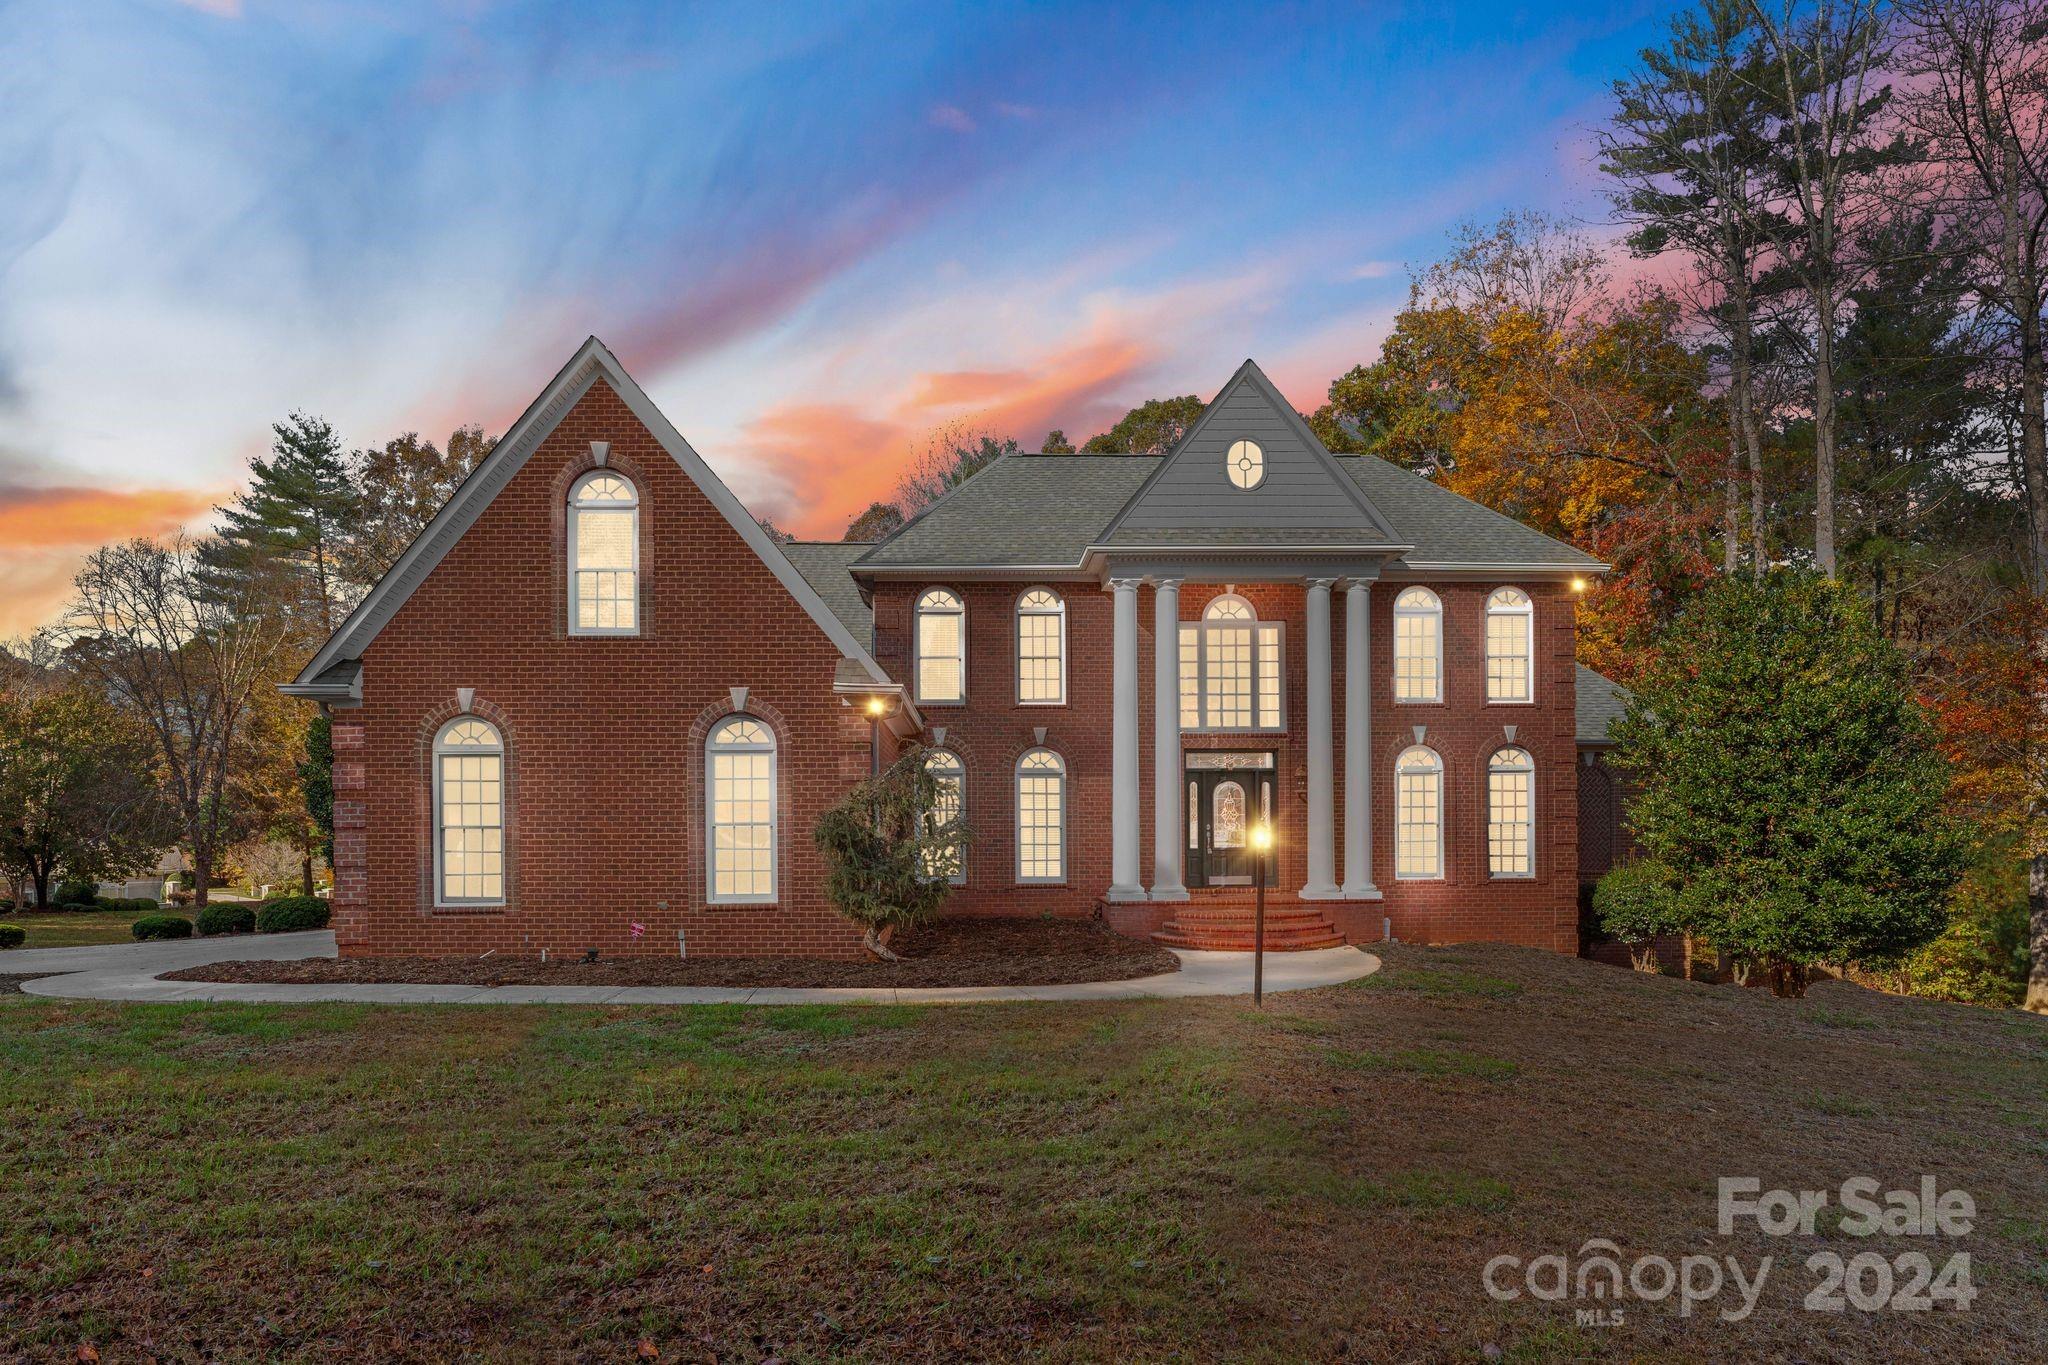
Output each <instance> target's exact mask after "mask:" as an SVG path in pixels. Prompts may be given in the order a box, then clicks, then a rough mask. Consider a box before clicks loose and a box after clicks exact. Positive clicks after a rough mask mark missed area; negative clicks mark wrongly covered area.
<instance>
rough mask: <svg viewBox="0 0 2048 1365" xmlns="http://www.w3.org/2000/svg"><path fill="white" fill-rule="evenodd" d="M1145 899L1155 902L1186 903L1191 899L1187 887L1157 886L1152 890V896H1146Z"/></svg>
mask: <svg viewBox="0 0 2048 1365" xmlns="http://www.w3.org/2000/svg"><path fill="white" fill-rule="evenodd" d="M1145 899H1147V900H1154V901H1184V900H1188V899H1191V898H1190V897H1189V895H1188V889H1187V888H1186V887H1185V886H1155V887H1153V888H1152V891H1151V894H1150V895H1148V896H1146V897H1145Z"/></svg>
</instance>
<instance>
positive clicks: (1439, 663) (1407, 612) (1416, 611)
mask: <svg viewBox="0 0 2048 1365" xmlns="http://www.w3.org/2000/svg"><path fill="white" fill-rule="evenodd" d="M1415 591H1420V592H1426V593H1429V601H1430V605H1429V606H1428V607H1427V608H1422V607H1404V606H1402V605H1401V597H1402V594H1405V593H1408V592H1415ZM1404 616H1410V617H1413V616H1427V617H1431V618H1433V619H1434V620H1435V622H1436V680H1435V681H1436V686H1435V688H1434V689H1433V690H1432V691H1431V692H1430V694H1429V695H1428V696H1426V697H1404V696H1402V695H1401V618H1402V617H1404ZM1393 634H1394V638H1393V649H1392V653H1393V656H1394V657H1393V665H1394V666H1393V667H1392V668H1390V669H1388V670H1387V685H1388V686H1389V687H1390V688H1392V689H1393V693H1394V705H1396V706H1442V705H1443V704H1444V599H1443V598H1442V597H1440V596H1438V595H1437V593H1436V592H1434V591H1433V590H1431V589H1429V588H1423V587H1420V586H1419V585H1413V584H1411V585H1410V586H1408V587H1405V588H1403V589H1401V591H1400V592H1398V593H1395V594H1394V632H1393Z"/></svg>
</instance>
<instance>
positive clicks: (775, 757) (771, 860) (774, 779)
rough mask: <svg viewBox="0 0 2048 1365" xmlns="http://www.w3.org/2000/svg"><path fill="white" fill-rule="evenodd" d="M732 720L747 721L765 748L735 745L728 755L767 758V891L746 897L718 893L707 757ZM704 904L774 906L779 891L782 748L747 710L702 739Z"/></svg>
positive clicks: (714, 802) (723, 719)
mask: <svg viewBox="0 0 2048 1365" xmlns="http://www.w3.org/2000/svg"><path fill="white" fill-rule="evenodd" d="M736 720H750V721H752V722H753V723H754V724H756V725H758V726H760V727H761V730H762V732H763V733H764V734H766V735H767V736H768V742H767V744H765V745H760V744H737V745H732V746H729V747H727V748H726V750H725V751H726V752H728V753H740V754H757V753H762V752H764V751H765V752H766V753H767V755H768V890H767V892H766V893H765V894H762V893H756V894H754V895H750V896H721V895H720V894H718V782H717V779H716V778H715V777H713V776H712V772H711V756H712V755H713V754H714V753H717V752H719V750H720V748H721V747H722V746H720V745H719V744H718V735H719V732H720V731H722V730H724V729H725V727H726V726H727V725H729V724H731V723H732V722H733V721H736ZM702 790H703V792H704V903H705V904H706V905H774V904H776V903H777V902H778V900H779V899H780V893H781V891H782V746H781V745H780V744H779V743H777V742H776V739H775V728H774V727H773V726H771V725H770V724H769V723H768V722H767V721H765V720H763V719H761V717H759V716H757V715H754V714H753V713H752V712H749V711H735V712H733V713H732V714H731V715H727V716H720V717H719V718H718V723H717V724H716V725H713V726H712V727H711V733H710V734H708V735H706V736H705V737H704V784H703V788H702Z"/></svg>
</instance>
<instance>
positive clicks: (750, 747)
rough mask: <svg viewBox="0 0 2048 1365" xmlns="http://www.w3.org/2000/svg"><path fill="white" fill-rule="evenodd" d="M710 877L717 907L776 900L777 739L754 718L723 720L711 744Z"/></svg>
mask: <svg viewBox="0 0 2048 1365" xmlns="http://www.w3.org/2000/svg"><path fill="white" fill-rule="evenodd" d="M704 767H705V776H706V780H705V789H706V795H707V797H708V799H707V801H706V802H705V804H706V806H707V807H708V810H707V811H706V814H707V815H708V817H709V820H710V837H709V839H708V840H707V845H706V846H707V849H708V851H709V855H710V856H709V857H708V858H707V859H706V863H707V867H706V878H707V881H708V883H709V891H710V897H711V901H712V903H713V904H715V905H745V904H748V903H750V902H751V903H758V902H764V901H772V900H774V899H775V858H776V811H775V805H776V798H775V736H774V734H773V733H772V732H771V731H770V730H769V729H768V727H767V725H765V724H764V723H762V722H761V721H759V720H756V719H755V718H754V717H752V716H733V717H730V718H729V719H726V720H723V721H720V722H719V723H718V725H717V727H716V728H715V729H713V730H712V732H711V738H710V740H709V742H708V743H707V745H706V746H705V759H704Z"/></svg>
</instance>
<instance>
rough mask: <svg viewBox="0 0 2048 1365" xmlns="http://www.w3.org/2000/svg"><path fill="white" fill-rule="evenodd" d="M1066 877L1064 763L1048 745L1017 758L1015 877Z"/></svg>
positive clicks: (1034, 879) (1054, 879)
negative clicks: (1045, 747) (1046, 747)
mask: <svg viewBox="0 0 2048 1365" xmlns="http://www.w3.org/2000/svg"><path fill="white" fill-rule="evenodd" d="M1066 879H1067V765H1066V763H1065V762H1064V761H1062V760H1061V758H1060V756H1059V755H1058V754H1056V753H1054V752H1053V751H1052V750H1050V749H1032V750H1029V751H1027V752H1026V753H1025V755H1024V756H1023V757H1022V758H1020V759H1018V760H1017V880H1018V881H1020V882H1063V881H1065V880H1066Z"/></svg>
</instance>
